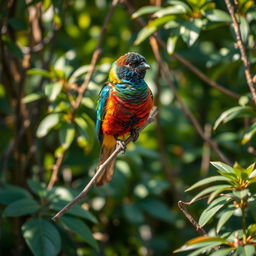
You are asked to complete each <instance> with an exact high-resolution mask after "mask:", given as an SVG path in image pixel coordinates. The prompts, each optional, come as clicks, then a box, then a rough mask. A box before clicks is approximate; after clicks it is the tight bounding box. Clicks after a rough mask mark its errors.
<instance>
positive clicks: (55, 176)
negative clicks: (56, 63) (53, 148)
mask: <svg viewBox="0 0 256 256" xmlns="http://www.w3.org/2000/svg"><path fill="white" fill-rule="evenodd" d="M118 3H119V0H113V1H112V4H111V6H110V9H109V11H108V13H107V16H106V18H105V20H104V22H103V25H102V30H101V33H100V36H99V40H98V43H97V46H96V49H95V50H94V52H93V55H92V59H91V64H90V68H89V71H88V73H87V74H86V77H85V81H84V83H83V84H82V85H81V87H79V89H78V96H77V98H76V100H75V101H74V102H73V101H72V100H71V99H70V98H69V100H70V103H71V106H72V107H73V110H72V112H73V113H74V112H75V111H76V109H78V107H79V106H80V104H81V101H82V99H83V96H84V93H85V91H86V90H87V87H88V84H89V82H90V80H91V78H92V75H93V73H94V71H95V67H96V64H97V62H98V60H99V57H100V55H101V53H102V43H103V39H104V36H105V34H106V31H107V26H108V24H109V22H110V19H111V17H112V15H113V12H114V9H115V8H116V6H117V4H118ZM64 154H65V153H63V154H62V155H61V157H58V158H57V160H56V163H55V164H54V166H53V172H52V176H51V178H50V182H49V184H48V189H50V188H52V187H53V186H54V184H55V182H56V181H57V179H58V173H59V169H60V166H61V164H62V161H63V158H64Z"/></svg>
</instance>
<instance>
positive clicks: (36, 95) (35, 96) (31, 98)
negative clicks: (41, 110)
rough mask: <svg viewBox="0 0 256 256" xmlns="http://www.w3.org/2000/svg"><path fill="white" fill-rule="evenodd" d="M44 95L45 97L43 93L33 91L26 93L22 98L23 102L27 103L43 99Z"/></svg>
mask: <svg viewBox="0 0 256 256" xmlns="http://www.w3.org/2000/svg"><path fill="white" fill-rule="evenodd" d="M43 97H44V95H43V94H42V93H31V94H28V95H26V96H25V97H24V98H23V99H22V102H23V103H25V104H27V103H30V102H33V101H36V100H39V99H42V98H43Z"/></svg>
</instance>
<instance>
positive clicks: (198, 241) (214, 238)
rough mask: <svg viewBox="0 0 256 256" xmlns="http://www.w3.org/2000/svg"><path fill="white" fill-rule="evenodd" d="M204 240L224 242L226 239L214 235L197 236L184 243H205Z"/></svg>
mask: <svg viewBox="0 0 256 256" xmlns="http://www.w3.org/2000/svg"><path fill="white" fill-rule="evenodd" d="M205 242H222V243H225V242H226V240H225V239H223V238H221V237H215V236H213V237H212V236H199V237H196V238H193V239H191V240H189V241H188V242H187V243H186V244H187V245H194V244H199V243H205Z"/></svg>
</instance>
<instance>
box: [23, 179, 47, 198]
mask: <svg viewBox="0 0 256 256" xmlns="http://www.w3.org/2000/svg"><path fill="white" fill-rule="evenodd" d="M27 183H28V186H29V188H30V189H31V191H32V192H33V193H34V194H36V195H38V196H39V197H41V198H43V197H46V195H47V192H48V191H47V187H46V184H45V183H41V182H39V181H36V180H32V179H29V180H28V181H27Z"/></svg>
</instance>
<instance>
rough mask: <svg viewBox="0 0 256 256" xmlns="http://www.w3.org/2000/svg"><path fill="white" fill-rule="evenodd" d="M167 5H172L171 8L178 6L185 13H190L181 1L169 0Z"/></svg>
mask: <svg viewBox="0 0 256 256" xmlns="http://www.w3.org/2000/svg"><path fill="white" fill-rule="evenodd" d="M168 3H169V4H170V5H173V6H179V7H182V8H183V9H184V10H186V12H190V11H192V9H191V7H190V6H189V5H188V4H187V3H185V2H183V1H179V0H169V1H168Z"/></svg>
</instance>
